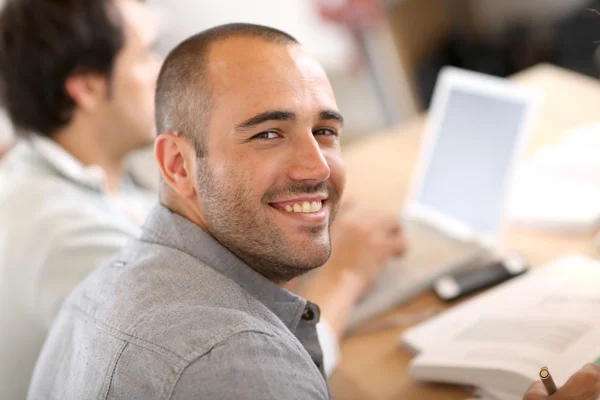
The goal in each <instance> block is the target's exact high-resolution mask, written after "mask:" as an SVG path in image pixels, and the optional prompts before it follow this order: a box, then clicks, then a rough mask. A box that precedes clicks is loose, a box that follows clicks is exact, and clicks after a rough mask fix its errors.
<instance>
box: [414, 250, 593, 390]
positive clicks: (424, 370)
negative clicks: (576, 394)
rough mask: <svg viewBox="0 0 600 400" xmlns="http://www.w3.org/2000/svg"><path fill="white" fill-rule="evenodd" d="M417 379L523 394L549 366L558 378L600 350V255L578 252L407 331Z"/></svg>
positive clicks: (581, 364) (582, 363) (578, 366)
mask: <svg viewBox="0 0 600 400" xmlns="http://www.w3.org/2000/svg"><path fill="white" fill-rule="evenodd" d="M402 345H403V346H405V347H407V348H409V349H411V350H414V351H415V352H417V353H419V354H418V356H417V357H415V358H414V359H413V361H412V362H411V366H410V369H409V374H410V375H411V377H412V378H414V379H416V380H424V381H436V382H447V383H457V384H466V385H472V386H477V387H480V388H482V389H483V392H485V396H484V397H485V398H491V399H494V398H498V399H507V400H509V399H521V398H522V395H523V393H524V392H525V391H526V390H527V388H528V387H529V385H530V384H531V383H533V382H534V381H535V380H537V379H539V378H538V373H539V370H540V367H542V366H547V367H548V368H549V369H550V371H551V373H552V375H553V377H554V380H555V382H556V384H557V385H562V384H563V383H564V382H565V381H566V380H567V379H568V377H569V376H570V375H572V374H573V373H574V372H575V371H577V370H578V369H579V368H581V367H582V366H583V365H584V364H586V363H589V362H594V361H597V360H598V358H599V356H600V261H595V260H591V259H589V258H586V257H584V256H579V255H571V256H566V257H563V258H560V259H558V260H556V261H554V262H552V263H550V264H548V265H545V266H542V267H539V268H535V269H533V270H531V272H529V273H527V274H525V275H523V276H521V277H518V278H515V279H513V280H511V281H509V282H506V283H505V284H503V285H500V286H498V287H496V288H494V289H492V290H490V291H488V292H486V293H484V294H482V295H480V296H478V297H475V298H473V299H471V300H469V301H467V302H465V303H463V304H461V305H458V306H457V307H455V308H453V309H450V310H449V311H446V312H445V313H443V314H440V315H438V316H436V317H434V318H432V319H430V320H428V321H425V322H424V323H422V324H420V325H418V326H416V327H415V328H412V329H410V330H408V331H407V332H405V334H404V335H402Z"/></svg>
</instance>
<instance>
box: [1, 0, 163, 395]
mask: <svg viewBox="0 0 600 400" xmlns="http://www.w3.org/2000/svg"><path fill="white" fill-rule="evenodd" d="M154 36H155V32H154V30H153V24H152V23H151V21H150V17H149V14H148V13H147V12H146V10H145V9H144V7H143V6H142V5H141V4H140V3H139V2H138V1H133V0H116V1H106V0H86V1H80V0H66V1H47V0H15V1H8V2H6V4H5V6H4V8H3V10H2V13H1V15H0V77H1V86H0V88H1V100H2V104H3V105H4V106H5V107H6V110H7V113H8V115H9V117H10V119H11V120H12V123H13V125H14V126H15V128H16V129H17V131H18V134H19V136H20V137H21V139H22V140H20V143H19V144H18V145H17V146H16V147H15V148H14V149H13V150H11V151H10V153H9V154H8V155H6V156H5V158H4V159H3V160H2V166H1V170H0V221H2V223H1V224H0V304H1V305H0V326H2V329H1V331H0V398H2V399H17V398H24V397H25V393H26V389H27V385H28V383H29V377H30V374H31V372H32V370H33V366H34V363H35V360H36V357H37V355H38V352H39V349H40V347H41V345H42V343H43V341H44V338H45V335H46V332H47V330H48V328H49V326H50V324H51V322H52V320H53V318H54V315H55V314H56V311H57V309H58V307H59V306H60V304H61V302H62V299H63V298H64V297H65V296H66V295H67V294H68V293H69V291H70V290H71V289H72V288H73V286H74V285H75V284H77V283H78V282H79V281H80V280H81V279H82V278H83V277H84V276H85V275H87V273H88V272H89V271H90V270H92V269H93V268H95V267H96V266H98V264H100V263H101V262H103V261H104V260H106V259H107V258H108V257H109V256H110V255H111V254H113V253H114V252H115V251H116V250H118V249H119V248H120V247H122V246H123V245H124V244H125V243H126V242H127V240H129V239H130V238H131V237H136V236H137V235H138V234H139V225H140V224H141V223H142V220H143V218H144V217H145V215H146V213H147V212H148V211H147V210H149V209H150V207H151V206H152V204H153V203H154V202H155V201H156V197H155V195H154V194H153V193H151V192H149V191H146V190H144V189H143V188H142V187H140V186H138V185H137V184H136V182H135V181H134V180H133V179H132V178H131V176H130V175H129V174H128V171H127V169H126V167H125V158H126V157H127V155H128V154H129V153H130V152H132V151H133V150H136V149H138V148H141V147H143V146H147V145H149V144H151V143H152V142H153V139H154V129H153V122H152V121H153V113H154V107H153V94H154V88H155V82H156V77H157V75H158V71H159V68H160V62H159V59H158V58H157V57H156V56H155V55H154V54H153V51H152V44H153V42H154V39H155V37H154Z"/></svg>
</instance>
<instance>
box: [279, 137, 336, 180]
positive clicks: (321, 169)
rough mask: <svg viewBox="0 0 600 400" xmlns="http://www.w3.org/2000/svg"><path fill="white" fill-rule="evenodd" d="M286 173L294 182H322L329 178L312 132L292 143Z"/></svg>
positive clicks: (319, 148)
mask: <svg viewBox="0 0 600 400" xmlns="http://www.w3.org/2000/svg"><path fill="white" fill-rule="evenodd" d="M288 173H289V175H290V178H291V179H293V180H295V181H314V182H323V181H325V180H327V179H328V178H329V175H330V173H331V171H330V169H329V164H328V163H327V160H326V159H325V157H324V156H323V151H322V150H321V147H320V146H319V143H318V142H317V140H316V139H315V137H314V135H313V134H312V132H311V133H310V135H308V134H307V135H302V137H301V138H298V139H297V140H295V141H294V144H293V147H292V151H291V156H290V164H289V167H288Z"/></svg>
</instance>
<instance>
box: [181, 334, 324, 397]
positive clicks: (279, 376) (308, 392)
mask: <svg viewBox="0 0 600 400" xmlns="http://www.w3.org/2000/svg"><path fill="white" fill-rule="evenodd" d="M172 399H173V400H191V399H214V400H238V399H244V400H275V399H278V400H281V399H290V400H293V399H307V400H325V399H329V391H328V388H327V383H326V381H325V379H324V378H323V376H322V375H321V373H320V372H319V370H318V369H317V368H316V366H315V365H314V364H313V363H312V361H311V360H310V357H309V356H308V354H307V353H303V352H302V349H301V345H300V344H299V343H296V344H295V343H292V341H291V340H289V341H286V340H285V339H282V338H277V337H273V336H271V335H268V334H265V333H260V332H254V331H251V332H243V333H239V334H236V335H234V336H232V337H230V338H228V339H227V340H225V341H224V342H222V343H221V344H219V345H217V346H216V347H214V348H213V349H212V350H211V351H210V352H209V353H207V354H205V355H203V356H202V357H200V358H198V359H197V360H196V361H194V362H193V363H192V364H191V365H189V366H188V367H187V368H186V370H185V371H184V372H183V374H182V376H181V377H180V379H179V381H178V383H177V385H176V387H175V390H174V393H173V396H172Z"/></svg>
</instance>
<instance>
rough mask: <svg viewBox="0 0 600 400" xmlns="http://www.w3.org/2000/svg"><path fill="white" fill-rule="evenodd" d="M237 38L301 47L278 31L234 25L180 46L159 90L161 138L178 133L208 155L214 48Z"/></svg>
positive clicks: (172, 55) (164, 71) (161, 77)
mask: <svg viewBox="0 0 600 400" xmlns="http://www.w3.org/2000/svg"><path fill="white" fill-rule="evenodd" d="M233 37H249V38H260V39H263V40H265V41H267V42H273V43H280V44H284V45H288V44H299V42H298V41H297V40H296V39H295V38H294V37H293V36H291V35H289V34H287V33H285V32H282V31H280V30H277V29H275V28H271V27H267V26H262V25H254V24H245V23H234V24H227V25H220V26H216V27H214V28H211V29H208V30H205V31H202V32H200V33H198V34H196V35H194V36H192V37H190V38H188V39H186V40H185V41H183V42H182V43H181V44H179V45H178V46H177V47H175V49H173V50H172V51H171V52H170V53H169V55H168V56H167V58H166V60H165V62H164V64H163V66H162V69H161V71H160V74H159V77H158V83H157V86H156V98H155V102H156V108H155V110H156V111H155V112H156V128H157V132H158V134H161V133H164V132H172V133H177V134H179V135H181V136H183V137H185V138H186V139H188V140H189V141H190V142H191V143H192V144H193V145H194V146H195V148H196V153H197V155H198V156H199V157H201V156H203V155H204V152H205V148H204V145H203V143H204V140H203V138H204V135H205V133H206V132H203V130H204V129H206V127H207V126H208V124H209V120H210V110H211V81H210V77H209V76H207V73H206V70H207V68H206V66H207V63H208V62H209V60H208V55H209V51H210V46H211V45H212V44H214V43H216V42H217V41H220V40H225V39H229V38H233Z"/></svg>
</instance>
